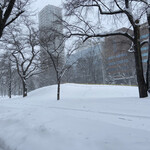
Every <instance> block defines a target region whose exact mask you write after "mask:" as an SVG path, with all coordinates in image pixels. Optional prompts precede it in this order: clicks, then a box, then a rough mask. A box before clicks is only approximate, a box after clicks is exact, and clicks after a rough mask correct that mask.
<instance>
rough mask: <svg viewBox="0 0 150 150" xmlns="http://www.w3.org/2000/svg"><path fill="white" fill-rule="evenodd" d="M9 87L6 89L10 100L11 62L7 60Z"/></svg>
mask: <svg viewBox="0 0 150 150" xmlns="http://www.w3.org/2000/svg"><path fill="white" fill-rule="evenodd" d="M8 69H9V87H8V96H9V98H11V93H12V91H11V82H12V79H11V78H12V77H11V75H12V74H11V60H10V59H9V68H8Z"/></svg>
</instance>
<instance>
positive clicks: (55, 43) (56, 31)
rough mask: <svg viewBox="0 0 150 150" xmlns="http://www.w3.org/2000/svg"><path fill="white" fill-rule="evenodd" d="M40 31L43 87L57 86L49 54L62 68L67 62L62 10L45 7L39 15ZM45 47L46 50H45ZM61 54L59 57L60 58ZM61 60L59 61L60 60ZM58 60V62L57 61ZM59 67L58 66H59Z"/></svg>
mask: <svg viewBox="0 0 150 150" xmlns="http://www.w3.org/2000/svg"><path fill="white" fill-rule="evenodd" d="M39 30H40V38H41V43H42V46H41V62H42V65H41V68H42V70H45V72H44V74H43V76H44V77H43V79H41V82H42V80H43V83H41V85H42V86H46V85H51V84H56V73H55V69H54V66H53V63H52V61H51V59H50V57H49V55H48V53H47V52H50V53H51V54H52V55H53V58H55V60H56V61H55V62H58V63H59V66H60V67H61V66H62V65H63V64H64V61H65V56H64V55H65V54H64V45H63V44H62V43H63V42H62V41H63V25H62V10H61V8H59V7H56V6H53V5H47V6H45V7H44V8H43V9H42V10H41V11H40V13H39ZM43 47H44V48H43ZM58 53H59V57H58ZM58 59H59V60H58ZM57 60H58V61H57ZM57 66H58V64H57Z"/></svg>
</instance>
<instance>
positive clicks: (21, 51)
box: [5, 20, 39, 97]
mask: <svg viewBox="0 0 150 150" xmlns="http://www.w3.org/2000/svg"><path fill="white" fill-rule="evenodd" d="M22 27H23V29H24V30H22ZM12 28H13V30H12ZM14 30H15V32H14ZM9 33H10V35H9V37H10V38H9V39H10V40H8V39H7V38H6V39H5V40H6V43H7V49H9V50H10V51H11V54H12V56H13V57H12V58H11V61H13V62H15V64H16V68H17V72H18V75H19V76H20V79H21V81H22V88H23V97H25V96H27V85H26V80H27V79H29V78H30V77H32V76H33V75H35V74H38V73H39V70H38V69H39V64H38V62H39V61H38V59H39V57H38V56H39V55H38V54H39V42H38V31H37V30H36V29H35V28H34V26H32V22H30V21H29V20H24V22H23V24H22V25H21V26H20V27H17V28H16V27H15V26H12V27H10V28H9Z"/></svg>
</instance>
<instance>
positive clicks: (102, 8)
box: [65, 0, 148, 98]
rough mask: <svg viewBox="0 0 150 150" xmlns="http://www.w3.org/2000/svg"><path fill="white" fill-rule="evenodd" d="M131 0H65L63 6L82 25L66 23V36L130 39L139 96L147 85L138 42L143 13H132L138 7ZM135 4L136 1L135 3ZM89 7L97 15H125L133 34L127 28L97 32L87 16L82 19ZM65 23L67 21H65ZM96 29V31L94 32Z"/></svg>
mask: <svg viewBox="0 0 150 150" xmlns="http://www.w3.org/2000/svg"><path fill="white" fill-rule="evenodd" d="M134 3H135V2H134V1H133V0H123V1H120V0H110V1H109V3H108V1H105V0H101V1H99V0H72V1H70V0H66V3H65V8H66V15H67V16H74V17H76V18H77V19H78V21H80V24H81V23H82V24H83V25H82V26H78V24H76V25H75V24H73V25H68V36H80V37H82V38H83V40H84V41H86V40H87V39H89V38H93V37H108V36H118V35H120V36H124V37H127V38H128V39H130V40H131V41H132V43H133V48H134V57H135V66H136V74H137V83H138V88H139V96H140V98H143V97H147V96H148V95H147V85H146V82H145V79H144V74H143V66H142V56H141V46H142V45H143V43H141V42H140V24H139V23H140V19H141V17H142V15H143V12H140V11H139V12H138V16H137V15H135V14H134V12H136V11H135V10H133V8H134V9H138V8H139V7H133V5H134ZM136 4H137V3H136ZM134 6H135V5H134ZM90 8H91V9H92V8H93V9H94V8H95V9H94V11H95V10H96V12H98V17H99V16H100V15H101V16H105V17H106V18H107V17H108V16H117V15H123V17H126V19H127V21H128V22H129V23H130V28H131V27H132V29H133V35H131V34H130V33H129V32H128V30H127V31H126V32H119V31H118V32H117V31H116V32H108V33H99V32H98V30H96V29H94V26H92V25H91V24H90V22H89V21H88V17H86V19H84V17H85V16H84V17H83V15H82V14H83V13H86V16H88V14H89V13H88V10H90ZM66 24H67V23H66ZM96 31H97V32H96Z"/></svg>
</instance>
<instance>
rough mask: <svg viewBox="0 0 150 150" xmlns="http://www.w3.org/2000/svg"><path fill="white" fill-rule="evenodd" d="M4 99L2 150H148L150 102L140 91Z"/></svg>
mask: <svg viewBox="0 0 150 150" xmlns="http://www.w3.org/2000/svg"><path fill="white" fill-rule="evenodd" d="M61 97H62V98H61V100H60V101H56V86H55V85H54V86H50V87H44V88H41V89H38V90H35V91H33V92H31V93H29V96H28V97H26V98H21V97H17V98H13V99H11V100H9V99H6V98H5V99H2V98H1V99H0V150H1V149H2V150H34V149H35V150H70V149H71V150H149V147H150V136H149V135H150V128H149V127H150V109H149V108H150V101H149V98H145V99H139V98H138V90H137V87H129V86H106V85H79V84H63V85H62V86H61Z"/></svg>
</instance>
